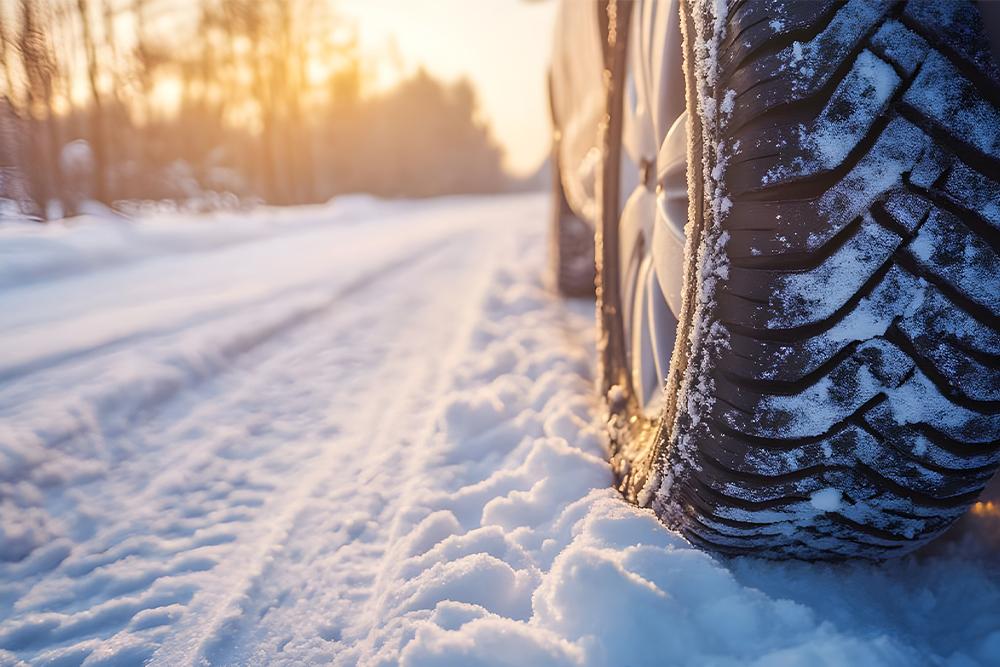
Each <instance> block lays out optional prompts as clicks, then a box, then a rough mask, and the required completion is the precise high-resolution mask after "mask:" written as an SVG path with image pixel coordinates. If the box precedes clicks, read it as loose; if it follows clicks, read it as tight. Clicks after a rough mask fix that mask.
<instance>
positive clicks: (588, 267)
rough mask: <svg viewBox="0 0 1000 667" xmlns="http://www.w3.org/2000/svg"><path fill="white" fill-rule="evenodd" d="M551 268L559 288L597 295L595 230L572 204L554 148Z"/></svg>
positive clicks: (570, 293)
mask: <svg viewBox="0 0 1000 667" xmlns="http://www.w3.org/2000/svg"><path fill="white" fill-rule="evenodd" d="M551 237H552V238H551V239H550V240H549V253H550V260H549V264H550V270H551V274H552V281H553V283H554V284H555V287H556V290H558V292H559V293H560V294H562V295H563V296H568V297H593V296H594V278H595V274H596V269H595V264H594V230H593V229H592V228H591V226H590V225H588V224H587V223H586V222H584V221H583V220H581V219H580V218H578V217H577V216H576V215H575V214H574V213H573V210H572V209H571V208H570V205H569V202H568V201H567V200H566V193H565V191H564V190H563V185H562V179H561V178H560V176H559V164H558V150H553V151H552V223H551Z"/></svg>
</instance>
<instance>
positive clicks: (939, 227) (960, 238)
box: [906, 208, 1000, 318]
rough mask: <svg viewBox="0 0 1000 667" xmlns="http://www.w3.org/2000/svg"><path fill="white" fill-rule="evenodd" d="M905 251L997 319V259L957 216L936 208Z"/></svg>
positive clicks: (999, 304)
mask: <svg viewBox="0 0 1000 667" xmlns="http://www.w3.org/2000/svg"><path fill="white" fill-rule="evenodd" d="M906 248H907V251H908V252H909V254H910V255H911V256H912V257H914V258H915V259H916V261H917V263H918V264H919V265H920V266H921V268H923V269H925V270H926V271H928V272H929V273H931V274H933V275H935V276H938V277H939V278H940V279H942V280H943V281H945V282H946V283H947V284H948V285H950V286H951V287H952V288H954V289H955V290H956V291H958V292H959V293H961V294H963V295H964V296H966V297H968V298H969V299H971V300H972V301H975V302H976V303H978V304H980V305H981V306H983V307H984V308H986V309H987V310H989V312H990V314H991V315H992V316H993V317H995V318H1000V257H998V256H997V254H996V253H995V252H994V251H993V249H992V248H991V247H990V246H989V244H988V243H986V241H984V240H983V239H981V238H980V237H978V236H976V235H975V234H973V233H972V232H971V231H969V228H968V227H966V226H965V225H964V224H962V221H961V220H960V219H959V218H958V217H957V216H955V215H952V214H951V213H948V212H946V211H943V210H941V209H939V208H935V209H934V210H932V211H931V213H930V215H929V216H928V218H927V222H925V223H924V224H923V226H921V228H920V230H919V231H918V232H917V235H916V237H914V238H913V240H912V241H911V242H910V243H909V244H908V245H907V246H906Z"/></svg>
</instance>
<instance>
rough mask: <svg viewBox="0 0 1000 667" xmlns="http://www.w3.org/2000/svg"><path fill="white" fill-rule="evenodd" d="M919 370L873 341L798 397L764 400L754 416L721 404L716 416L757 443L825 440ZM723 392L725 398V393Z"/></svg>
mask: <svg viewBox="0 0 1000 667" xmlns="http://www.w3.org/2000/svg"><path fill="white" fill-rule="evenodd" d="M913 371H914V363H913V360H912V359H911V358H910V357H909V355H907V354H906V353H905V352H903V351H902V350H900V349H899V348H898V347H897V346H896V345H894V344H892V343H890V342H889V341H886V340H883V339H880V338H873V339H871V340H867V341H865V342H864V343H862V344H861V345H859V346H858V347H857V349H856V350H854V352H853V353H852V354H851V355H850V356H849V357H847V358H846V359H844V360H843V361H841V362H840V363H839V364H837V365H836V366H835V367H834V368H833V369H832V370H831V371H830V372H829V373H828V374H827V375H825V376H824V377H822V378H820V379H819V380H818V381H816V382H815V383H813V384H811V385H810V386H808V387H806V388H804V389H802V390H801V391H798V392H796V393H795V394H792V395H787V396H774V395H763V396H760V398H759V400H758V401H757V402H756V405H755V407H754V408H753V409H752V410H749V411H743V410H737V409H734V407H733V406H732V405H730V404H726V403H723V402H719V403H717V404H716V407H715V410H716V415H717V417H718V418H719V419H720V421H722V422H723V423H725V424H727V425H728V426H729V428H731V429H733V430H734V431H737V432H739V433H745V434H747V435H749V436H752V437H756V438H772V439H776V440H787V439H797V438H810V437H816V436H822V435H824V434H826V433H828V432H830V431H832V430H833V429H835V428H837V427H838V426H839V425H840V424H841V423H842V422H844V421H845V420H846V419H847V418H848V417H850V416H851V415H853V414H854V413H855V412H856V411H857V410H858V409H859V408H861V407H862V406H864V405H865V404H866V403H868V402H869V401H871V400H872V399H873V398H875V397H876V396H878V395H879V394H882V393H885V392H888V391H891V390H894V389H895V388H897V387H899V386H900V384H902V383H904V382H905V381H906V379H907V377H909V375H910V374H911V373H912V372H913ZM717 390H718V391H719V392H720V394H721V393H722V392H723V391H725V388H724V387H718V388H717ZM720 397H721V398H725V397H724V396H720Z"/></svg>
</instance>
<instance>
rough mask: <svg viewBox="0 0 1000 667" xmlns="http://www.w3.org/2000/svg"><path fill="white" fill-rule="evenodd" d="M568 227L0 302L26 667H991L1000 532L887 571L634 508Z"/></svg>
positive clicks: (113, 276)
mask: <svg viewBox="0 0 1000 667" xmlns="http://www.w3.org/2000/svg"><path fill="white" fill-rule="evenodd" d="M546 209H547V199H546V198H543V197H539V196H522V197H512V198H494V199H486V198H484V199H461V200H450V201H438V202H421V203H419V204H410V205H407V206H405V207H397V206H391V205H383V204H374V205H372V206H371V208H370V210H368V211H367V212H365V213H363V214H359V217H358V220H357V222H358V224H356V225H350V226H344V225H341V224H339V223H338V220H340V218H339V217H338V215H337V214H336V208H335V207H334V211H332V212H331V215H330V217H329V218H328V219H326V220H324V219H322V217H320V218H317V219H315V224H312V223H309V222H308V220H309V219H312V218H311V216H313V215H314V214H315V213H316V211H301V210H298V211H296V210H287V211H276V212H274V213H275V214H276V215H277V216H279V217H280V218H282V219H287V220H288V222H289V224H288V225H282V224H273V225H270V224H269V223H266V224H267V225H269V226H268V228H267V230H266V231H263V232H261V233H262V234H263V236H262V237H261V238H260V239H259V242H242V241H241V242H239V243H237V242H235V241H234V242H233V243H229V242H228V241H227V242H225V243H221V244H217V245H214V246H213V245H212V244H211V243H209V242H208V241H206V243H205V246H204V248H205V249H204V250H203V251H199V252H196V253H181V254H178V255H171V256H157V257H143V258H141V259H135V260H133V261H130V262H128V263H126V264H115V263H113V262H112V263H109V265H107V266H106V267H105V268H101V269H88V270H86V271H83V270H81V271H80V272H78V273H77V274H76V276H75V277H74V278H73V280H71V281H70V280H64V279H51V280H49V279H46V278H45V276H44V275H41V276H40V275H38V274H30V273H25V274H23V280H24V282H23V283H22V284H19V285H14V286H10V287H9V288H8V289H7V290H4V291H3V292H2V293H0V306H3V307H4V311H3V312H5V313H13V314H14V315H16V317H15V316H8V317H6V318H5V319H3V320H2V325H0V337H2V338H3V345H2V346H0V349H3V350H4V351H5V352H4V353H5V354H7V355H8V356H6V357H4V364H5V365H4V366H3V368H4V369H6V370H5V371H3V372H4V373H6V375H2V376H0V422H2V424H3V430H2V431H0V454H2V457H3V458H0V473H2V478H0V479H2V481H0V527H2V533H0V546H2V548H0V600H2V601H3V604H2V605H0V665H26V664H30V665H76V664H85V665H136V664H143V663H149V664H154V665H171V666H173V665H188V664H208V665H312V664H316V665H318V664H334V665H341V666H345V667H346V666H351V667H354V666H355V665H362V666H371V665H379V666H386V667H389V666H393V665H404V666H416V665H430V666H435V667H438V666H448V665H456V666H461V667H467V666H474V665H481V666H484V667H492V666H515V665H516V666H518V667H521V666H524V665H539V666H546V665H572V666H575V667H605V666H607V667H612V666H620V665H630V666H631V667H641V666H643V665H650V666H653V665H656V666H660V665H705V664H710V665H745V664H751V665H754V664H756V665H775V664H789V665H799V664H810V665H811V664H818V665H839V664H863V665H907V666H909V665H915V664H942V665H955V666H964V665H989V664H995V663H996V660H997V658H998V657H1000V570H998V567H997V564H996V560H995V558H993V553H995V552H991V551H989V550H988V549H989V548H995V545H997V544H1000V539H997V536H1000V530H998V528H997V526H998V523H997V519H993V520H992V521H991V520H989V519H988V514H983V515H982V517H979V518H977V517H969V520H970V521H971V522H972V523H970V524H968V526H966V527H963V526H961V525H960V526H959V529H960V531H962V532H960V533H959V534H957V535H956V536H955V538H953V539H951V540H950V541H946V542H944V543H940V544H939V545H938V547H937V548H938V552H937V553H925V554H924V555H921V556H917V557H908V558H906V559H903V560H901V561H896V562H893V563H890V564H887V565H884V566H875V565H867V564H853V565H852V564H846V565H829V564H826V565H814V564H807V563H771V562H760V561H756V560H754V559H748V558H743V559H723V558H719V557H716V556H712V555H710V554H707V553H705V552H702V551H700V550H698V549H696V548H694V547H692V546H691V545H690V544H688V543H687V542H686V541H685V540H684V539H682V538H681V537H679V536H678V535H677V534H675V533H673V532H671V531H670V530H668V529H666V528H665V527H664V526H663V525H662V524H661V523H660V522H659V521H658V520H657V519H656V518H655V517H654V515H653V514H652V512H650V511H648V510H643V509H638V508H635V507H632V506H629V505H627V504H626V503H625V502H624V501H623V500H622V499H621V498H620V497H619V496H618V495H617V494H616V493H614V492H613V491H612V489H611V488H610V484H611V479H612V476H611V471H610V468H609V466H608V464H607V462H606V460H605V455H606V446H607V443H606V440H605V436H604V430H603V424H602V423H601V417H600V411H599V410H598V406H597V405H596V397H594V396H593V393H592V387H593V363H594V331H593V305H592V304H591V303H588V302H569V303H566V302H563V301H560V300H558V299H556V298H555V297H554V296H553V295H551V294H550V293H549V292H548V291H546V290H545V288H544V287H543V282H544V281H543V278H542V273H543V264H544V257H545V247H544V239H545V237H546V234H545V229H544V221H545V220H547V210H546ZM260 215H261V216H262V217H264V216H266V214H265V213H261V214H260ZM296 220H303V225H304V227H303V228H302V229H300V228H299V226H298V222H297V221H296ZM328 222H329V223H335V224H327V223H328ZM86 224H92V223H83V224H81V225H80V226H79V227H81V228H82V227H83V226H84V225H86ZM93 224H96V225H98V226H99V225H100V224H103V223H93ZM143 224H144V223H139V225H138V226H139V229H137V230H136V234H135V236H134V237H130V238H139V237H141V236H142V235H143V233H144V232H143V230H142V229H141V227H142V225H143ZM189 224H190V225H191V229H200V230H203V231H204V233H205V234H206V236H207V237H213V235H217V236H216V237H215V238H218V239H222V240H225V238H224V237H225V232H224V229H225V227H224V226H225V224H227V223H225V222H222V223H218V224H219V225H220V226H219V227H213V226H214V225H216V224H217V222H215V221H210V220H206V219H197V220H195V219H192V220H190V221H189ZM46 233H49V232H43V231H39V232H38V234H41V235H44V234H46ZM67 233H69V232H67ZM73 233H76V229H74V230H73ZM185 233H187V232H185ZM18 234H21V235H27V236H30V235H31V234H32V232H30V231H23V232H18ZM191 234H192V243H194V244H195V245H198V243H199V242H198V241H197V236H198V234H199V232H191ZM234 235H235V237H239V232H235V233H234ZM36 240H37V239H35V240H33V243H34V242H35V241H36ZM53 243H56V244H58V243H59V241H56V240H53ZM212 243H214V242H212ZM38 244H39V245H38V246H34V247H40V246H44V243H42V242H41V241H38ZM136 244H137V245H138V244H139V242H138V241H136ZM123 247H125V249H126V250H127V249H128V247H127V244H126V245H125V246H123ZM209 247H211V249H208V248H209ZM136 252H137V253H138V252H139V251H138V250H136ZM125 254H128V253H125ZM244 266H250V267H252V268H253V271H252V272H244V271H243V270H242V268H241V267H244ZM248 273H250V274H252V275H257V276H258V277H259V282H254V281H253V280H252V279H251V275H248ZM182 276H183V277H185V279H181V277H182ZM123 285H127V286H128V288H127V289H126V288H124V287H121V286H123ZM113 286H118V291H115V290H114V289H112V287H113ZM224 286H229V287H230V288H235V287H239V289H233V290H231V291H226V290H224V289H223V287H224ZM414 286H419V287H420V288H419V289H416V288H415V287H414ZM102 290H103V291H102ZM203 292H210V293H212V294H214V297H213V298H214V299H215V300H214V301H205V300H204V294H203ZM140 296H141V298H140ZM139 304H143V305H144V308H145V309H143V308H141V307H139ZM15 306H16V307H15ZM906 307H907V304H902V305H900V306H898V308H906ZM917 307H919V305H918V306H917ZM302 308H307V314H301V312H302V311H301V309H302ZM309 308H312V309H311V310H308V309H309ZM133 309H135V312H134V313H133V314H132V316H131V318H130V319H126V320H125V322H126V323H127V324H128V327H129V328H128V329H118V330H116V331H115V333H114V336H111V337H110V338H109V337H107V336H105V335H103V334H102V332H103V331H106V330H107V329H108V328H109V327H111V326H112V325H113V324H116V323H117V324H118V325H120V326H125V325H124V324H121V321H120V319H121V318H122V317H123V315H124V314H128V313H131V312H132V311H133ZM88 322H89V324H88ZM65 331H69V332H77V333H78V334H79V335H78V336H77V337H74V336H68V335H66V334H65V333H64V332H65ZM43 343H44V345H43ZM42 347H44V348H45V349H46V350H47V352H46V353H45V354H44V355H41V354H36V353H35V352H32V354H35V356H34V357H32V359H35V361H33V362H32V363H31V364H25V363H24V362H23V360H19V358H18V355H17V354H15V352H17V351H23V352H22V356H23V357H24V358H28V354H29V352H31V351H32V350H39V349H42ZM925 381H926V379H923V378H922V376H920V375H919V374H916V375H914V377H913V379H912V380H911V382H910V383H909V385H904V387H901V388H900V391H906V392H909V395H910V396H911V399H908V402H907V404H913V405H919V404H921V402H926V401H925V399H923V398H922V394H921V386H922V385H921V383H922V382H925ZM922 409H930V410H933V409H936V407H935V406H926V407H925V408H922ZM905 419H906V417H905V416H904V415H901V416H900V420H901V421H905ZM928 446H931V447H933V444H930V443H929V444H928ZM836 456H837V452H836V451H834V450H833V449H832V448H831V457H834V458H835V457H836ZM803 504H805V505H809V506H810V508H811V511H812V512H814V513H815V512H833V511H845V512H846V511H849V510H850V511H862V510H863V508H860V509H859V508H856V507H855V508H846V507H845V504H846V503H845V502H844V501H843V500H842V499H841V498H839V492H837V491H836V490H835V489H832V488H827V489H819V490H816V492H814V493H812V495H811V496H810V497H809V499H808V500H807V501H805V502H804V503H803ZM803 511H805V510H803ZM991 536H993V537H991ZM991 540H993V541H991Z"/></svg>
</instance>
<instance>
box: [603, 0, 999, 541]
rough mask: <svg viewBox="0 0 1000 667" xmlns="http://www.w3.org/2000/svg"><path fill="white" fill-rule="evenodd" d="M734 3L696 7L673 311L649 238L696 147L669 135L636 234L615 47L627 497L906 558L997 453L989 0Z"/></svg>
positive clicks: (610, 383)
mask: <svg viewBox="0 0 1000 667" xmlns="http://www.w3.org/2000/svg"><path fill="white" fill-rule="evenodd" d="M717 4H718V3H715V2H699V1H697V0H692V1H690V2H687V3H684V4H683V6H682V17H683V20H682V24H683V26H684V30H685V34H684V44H685V47H684V48H685V54H686V58H685V61H686V62H687V63H690V64H691V67H690V71H688V72H686V73H685V74H686V87H687V100H688V110H687V113H688V114H690V121H689V122H686V125H685V123H684V121H681V124H682V125H685V129H686V130H687V133H688V134H689V135H690V136H688V137H687V148H688V152H687V155H690V156H692V157H693V158H694V159H693V160H692V161H691V163H690V164H688V165H687V167H688V172H689V173H688V181H687V183H688V188H687V194H689V195H690V200H691V205H690V206H689V208H688V213H689V217H690V218H691V219H690V221H689V223H688V226H687V228H686V229H687V239H686V241H685V243H686V247H685V250H684V253H683V258H682V259H681V260H679V261H677V262H676V264H677V266H676V267H675V268H676V271H677V274H676V275H677V276H681V277H682V279H683V289H682V290H680V292H679V294H678V295H677V296H676V299H677V300H678V301H680V303H679V304H675V305H674V308H670V307H669V306H670V305H671V304H669V303H668V304H667V306H668V307H667V308H664V307H663V301H665V300H669V298H670V296H671V295H670V294H669V293H668V292H669V289H665V285H664V280H663V279H660V280H656V279H652V280H651V279H650V276H652V277H653V278H655V277H656V276H657V275H658V274H663V273H669V272H670V266H669V265H667V264H666V263H665V260H664V259H663V257H664V256H665V254H664V252H663V251H662V249H661V251H660V254H659V257H657V255H656V253H654V252H653V251H654V249H655V248H656V247H657V246H656V244H655V243H651V242H650V240H649V239H645V238H644V237H645V236H650V237H651V238H652V239H655V238H656V237H657V233H658V232H659V231H660V227H661V226H662V223H663V222H664V221H667V222H669V220H670V217H671V215H672V214H671V213H670V211H669V210H668V209H669V206H668V203H669V202H667V201H665V200H666V199H667V198H669V195H670V193H671V191H672V190H671V188H672V185H671V182H670V181H669V179H670V177H671V174H670V173H669V170H667V169H664V168H663V167H664V162H669V161H670V159H671V155H674V156H675V157H676V153H675V152H673V153H672V151H671V150H669V149H668V148H669V147H667V146H666V143H668V140H669V139H670V138H671V134H670V133H667V134H666V136H664V137H660V138H659V139H660V141H661V143H662V144H663V145H661V148H660V150H659V152H658V155H657V165H656V170H655V172H656V175H657V180H656V188H655V190H656V193H657V196H656V198H655V202H656V205H655V210H654V211H653V213H652V215H653V216H654V217H653V219H654V220H655V222H654V223H653V225H652V232H651V233H649V234H640V235H637V234H636V233H635V231H634V227H635V226H636V225H635V224H633V222H631V220H633V219H634V216H633V215H632V214H631V212H630V211H629V210H628V206H627V205H626V206H625V207H624V208H623V207H622V206H621V203H620V202H621V199H622V197H621V182H622V169H621V162H622V160H621V151H622V147H621V133H622V125H623V121H622V116H623V113H622V109H623V106H622V105H623V101H624V100H625V98H626V95H625V94H624V89H623V86H622V83H623V82H625V81H627V67H626V60H627V59H626V57H625V56H626V53H627V51H626V49H625V47H624V44H617V45H616V47H615V49H614V53H613V54H612V56H611V63H612V70H613V72H612V80H613V81H614V82H616V84H617V87H615V85H613V86H612V94H611V95H610V96H609V99H610V102H609V103H610V104H611V105H612V106H611V107H610V109H611V122H610V125H609V128H608V132H607V135H606V139H605V144H606V145H605V149H606V163H605V172H604V180H603V182H602V187H603V201H602V212H603V221H602V233H601V234H600V235H599V240H600V248H599V250H600V258H601V260H602V261H601V264H602V267H601V273H600V282H601V287H600V289H599V291H598V292H599V298H600V303H599V308H600V315H601V316H600V318H599V319H600V323H601V326H602V334H603V335H602V336H601V340H602V342H603V343H604V347H603V349H602V354H601V360H602V362H603V363H602V368H603V372H602V377H603V382H604V389H605V391H606V392H607V396H608V405H609V411H610V421H611V424H612V431H613V440H614V447H613V457H612V460H613V464H614V467H615V470H616V472H617V474H618V478H619V482H620V488H621V490H622V491H623V492H624V493H625V494H626V496H628V497H629V498H630V499H632V500H634V501H636V502H638V503H639V504H642V505H649V506H651V507H652V508H653V509H654V510H655V511H656V512H657V514H658V515H659V516H660V517H661V518H662V519H663V520H664V521H665V522H667V523H668V524H669V525H671V526H673V527H675V528H678V529H679V530H681V531H682V532H683V533H684V534H685V535H686V536H688V537H689V539H691V540H692V541H694V542H696V543H699V544H702V545H704V546H707V547H709V548H713V549H716V550H720V551H724V552H729V553H754V554H758V555H765V556H772V557H782V556H792V557H800V558H809V559H817V558H843V557H852V556H862V557H870V558H883V557H886V556H891V555H898V554H903V553H907V552H909V551H911V550H913V549H914V548H916V547H918V546H919V545H921V544H923V543H924V542H926V541H927V540H929V539H931V538H932V537H934V536H935V535H938V534H940V533H941V532H942V531H943V530H945V529H946V528H947V527H948V526H949V525H950V524H951V522H952V521H954V519H955V518H957V517H958V516H960V515H961V514H962V513H963V512H964V511H965V510H966V509H967V508H968V507H969V505H970V504H971V503H973V502H974V501H975V499H976V498H977V496H978V494H979V492H980V491H981V490H982V488H983V487H984V486H985V485H986V483H987V482H988V481H989V480H990V478H991V477H992V475H993V473H994V472H995V470H996V467H997V464H998V462H1000V256H998V252H1000V205H998V203H997V202H1000V179H998V174H1000V111H998V104H1000V70H998V68H997V65H996V63H995V62H994V60H993V59H992V57H991V54H990V51H989V43H988V41H987V39H986V37H985V35H984V33H983V29H982V26H981V22H980V19H979V14H978V11H977V9H976V7H975V6H974V5H972V4H971V3H951V2H948V3H942V2H929V1H923V0H921V1H918V0H911V1H910V2H908V3H905V4H903V3H899V4H896V5H889V4H885V3H881V2H865V1H862V0H851V1H849V2H846V3H844V2H834V1H831V2H814V3H796V2H788V3H784V4H783V3H780V2H779V3H776V2H774V0H746V1H741V2H730V3H729V9H728V10H726V9H724V11H726V15H724V16H716V15H714V13H713V12H714V11H716V6H717ZM777 5H783V6H780V7H779V6H777ZM629 7H630V3H621V4H620V6H618V7H617V14H618V19H619V20H622V19H623V18H625V19H626V20H627V12H628V9H629ZM622 27H623V26H619V30H617V34H618V35H620V36H621V35H624V34H625V31H624V30H623V29H621V28H622ZM678 127H679V126H678V125H677V124H676V123H675V125H674V127H673V128H672V132H674V139H676V133H677V132H679V131H680V130H679V129H678ZM643 200H644V202H643V204H642V205H644V206H650V198H649V197H643ZM675 208H676V206H675ZM673 215H675V217H676V214H673ZM647 218H648V215H647ZM668 231H669V228H668ZM661 236H662V234H661ZM636 238H639V239H642V240H641V241H640V242H634V239H636ZM667 254H669V253H667ZM677 279H680V278H679V277H678V278H677ZM667 287H669V285H667ZM657 299H659V300H660V302H659V304H657V303H656V301H657ZM643 304H645V305H643ZM665 312H666V313H670V314H672V315H674V316H675V317H676V338H677V344H676V345H675V346H673V347H671V346H669V345H667V344H666V341H665V340H660V341H657V340H656V337H657V335H658V333H657V331H658V329H657V327H656V326H655V323H656V322H657V321H659V322H660V323H661V324H663V322H664V321H665V318H663V317H661V316H660V315H657V313H660V314H661V315H662V314H663V313H665ZM657 317H659V320H657ZM666 328H669V327H661V328H660V329H659V331H662V330H665V329H666ZM668 347H671V349H670V352H664V350H665V349H666V348H668ZM643 355H646V356H645V357H644V356H643ZM646 357H651V358H652V364H650V363H649V360H648V359H647V358H646ZM650 367H652V368H653V369H654V371H653V374H652V375H651V374H650V373H649V372H648V369H649V368H650ZM664 369H666V370H665V372H664ZM664 380H665V381H666V383H665V386H666V389H665V391H664V392H663V393H662V394H661V393H660V389H661V387H663V383H664Z"/></svg>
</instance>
